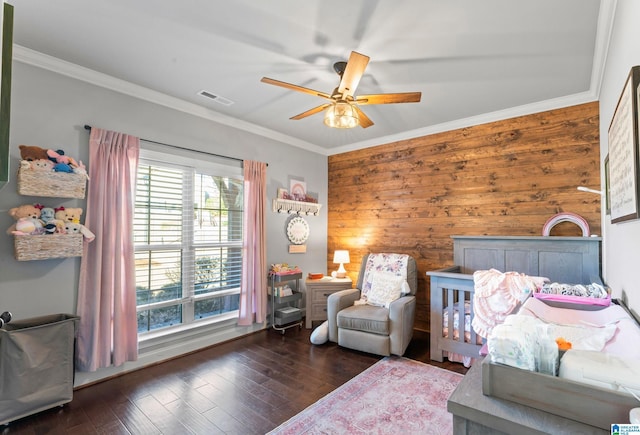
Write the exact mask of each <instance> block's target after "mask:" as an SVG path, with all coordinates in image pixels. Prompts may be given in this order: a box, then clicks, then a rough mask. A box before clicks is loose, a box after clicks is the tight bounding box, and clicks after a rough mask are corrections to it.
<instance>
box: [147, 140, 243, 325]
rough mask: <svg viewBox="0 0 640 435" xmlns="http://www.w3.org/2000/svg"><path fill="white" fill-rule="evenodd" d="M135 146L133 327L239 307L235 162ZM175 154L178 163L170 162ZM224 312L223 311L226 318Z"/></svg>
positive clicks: (239, 200) (185, 321) (186, 320)
mask: <svg viewBox="0 0 640 435" xmlns="http://www.w3.org/2000/svg"><path fill="white" fill-rule="evenodd" d="M162 159H164V160H169V158H168V157H167V156H166V155H164V157H162V155H160V154H158V153H154V152H151V151H146V152H145V151H142V153H141V159H140V162H139V165H138V177H137V187H136V197H135V216H134V244H135V272H136V290H137V291H136V295H137V310H138V333H145V332H147V331H154V330H159V329H161V328H170V327H175V326H184V325H189V324H193V323H194V322H197V321H199V320H201V319H213V320H215V318H216V317H220V316H222V315H225V316H227V317H228V316H229V315H230V314H235V315H236V316H237V312H238V301H239V294H240V280H241V276H242V229H243V222H242V207H243V180H242V175H241V170H240V169H239V168H232V167H228V166H226V165H220V164H218V163H204V162H202V161H198V160H195V159H188V158H175V157H174V156H170V160H171V162H170V163H169V162H166V161H162ZM176 162H178V163H176ZM227 317H225V318H227Z"/></svg>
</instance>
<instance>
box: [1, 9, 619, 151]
mask: <svg viewBox="0 0 640 435" xmlns="http://www.w3.org/2000/svg"><path fill="white" fill-rule="evenodd" d="M616 5H617V0H602V2H601V5H600V12H599V14H598V29H597V35H596V41H595V49H594V50H595V52H594V60H593V66H592V73H591V83H590V89H589V90H588V91H586V92H582V93H578V94H573V95H568V96H565V97H560V98H554V99H550V100H545V101H540V102H536V103H532V104H526V105H522V106H517V107H512V108H508V109H504V110H498V111H495V112H490V113H485V114H481V115H478V116H473V117H469V118H464V119H459V120H455V121H450V122H445V123H441V124H437V125H432V126H429V127H424V128H420V129H415V130H409V131H405V132H402V133H398V134H395V135H389V136H384V137H379V138H376V139H373V140H368V141H362V142H355V143H351V144H348V145H344V146H340V147H336V148H332V149H325V148H323V147H320V146H318V145H315V144H312V143H309V142H306V141H302V140H300V139H297V138H294V137H291V136H289V135H285V134H282V133H279V132H276V131H274V130H271V129H268V128H264V127H260V126H257V125H255V124H251V123H249V122H245V121H241V120H239V119H236V118H233V117H230V116H227V115H224V114H221V113H218V112H215V111H213V110H210V109H208V108H205V107H203V106H199V105H197V104H194V103H190V102H188V101H185V100H182V99H179V98H175V97H171V96H169V95H166V94H163V93H161V92H157V91H154V90H152V89H149V88H145V87H143V86H139V85H136V84H133V83H130V82H127V81H125V80H121V79H117V78H115V77H112V76H109V75H107V74H104V73H100V72H98V71H94V70H91V69H89V68H85V67H82V66H79V65H76V64H74V63H71V62H67V61H64V60H61V59H58V58H55V57H52V56H49V55H46V54H43V53H40V52H37V51H34V50H31V49H28V48H26V47H22V46H20V45H16V44H14V49H13V58H14V60H15V61H18V62H22V63H25V64H28V65H32V66H35V67H39V68H43V69H46V70H49V71H52V72H55V73H58V74H61V75H64V76H67V77H71V78H74V79H77V80H80V81H83V82H86V83H90V84H92V85H95V86H99V87H102V88H105V89H109V90H112V91H114V92H118V93H121V94H124V95H127V96H130V97H134V98H138V99H141V100H144V101H148V102H151V103H154V104H158V105H161V106H164V107H168V108H171V109H174V110H178V111H181V112H184V113H188V114H191V115H194V116H198V117H200V118H204V119H208V120H210V121H214V122H217V123H220V124H223V125H227V126H230V127H233V128H237V129H239V130H243V131H246V132H249V133H252V134H256V135H258V136H262V137H265V138H268V139H272V140H275V141H278V142H282V143H285V144H288V145H292V146H295V147H298V148H302V149H305V150H308V151H311V152H314V153H317V154H321V155H325V156H329V155H334V154H340V153H344V152H349V151H355V150H358V149H363V148H368V147H372V146H377V145H383V144H386V143H391V142H397V141H401V140H407V139H413V138H416V137H420V136H427V135H431V134H436V133H442V132H445V131H451V130H457V129H460V128H465V127H471V126H474V125H480V124H486V123H489V122H495V121H500V120H504V119H509V118H513V117H516V116H523V115H530V114H533V113H538V112H543V111H547V110H552V109H557V108H561V107H568V106H572V105H577V104H583V103H587V102H592V101H597V100H598V97H599V93H600V87H601V83H602V78H603V75H604V65H605V62H606V57H607V50H608V47H609V40H610V37H611V32H612V28H613V23H614V19H615V10H616Z"/></svg>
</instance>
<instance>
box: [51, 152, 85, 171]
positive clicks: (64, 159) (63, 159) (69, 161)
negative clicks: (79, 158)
mask: <svg viewBox="0 0 640 435" xmlns="http://www.w3.org/2000/svg"><path fill="white" fill-rule="evenodd" d="M47 156H48V157H49V159H50V160H51V161H52V162H54V163H62V164H65V165H69V166H70V167H72V168H76V167H78V166H79V165H78V162H76V160H75V159H74V158H73V157H69V156H66V155H65V154H64V151H62V150H57V151H54V150H47Z"/></svg>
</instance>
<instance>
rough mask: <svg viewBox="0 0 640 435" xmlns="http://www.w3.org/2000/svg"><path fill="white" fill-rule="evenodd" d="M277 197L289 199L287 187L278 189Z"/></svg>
mask: <svg viewBox="0 0 640 435" xmlns="http://www.w3.org/2000/svg"><path fill="white" fill-rule="evenodd" d="M278 199H289V192H287V189H283V188H279V189H278Z"/></svg>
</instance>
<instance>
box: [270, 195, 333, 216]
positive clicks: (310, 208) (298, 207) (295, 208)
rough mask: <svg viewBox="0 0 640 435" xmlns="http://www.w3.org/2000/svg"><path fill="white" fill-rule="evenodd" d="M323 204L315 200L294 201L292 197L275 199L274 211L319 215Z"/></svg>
mask: <svg viewBox="0 0 640 435" xmlns="http://www.w3.org/2000/svg"><path fill="white" fill-rule="evenodd" d="M320 207H322V204H317V203H315V202H301V201H292V200H290V199H281V198H274V199H273V211H274V212H276V213H288V214H294V213H296V214H299V215H307V216H318V214H319V213H320Z"/></svg>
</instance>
